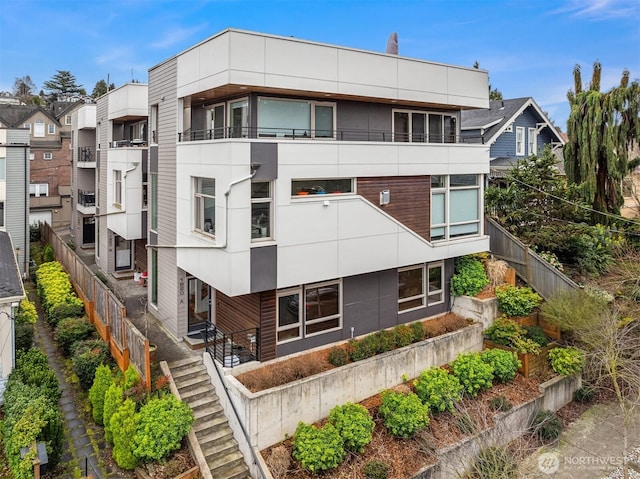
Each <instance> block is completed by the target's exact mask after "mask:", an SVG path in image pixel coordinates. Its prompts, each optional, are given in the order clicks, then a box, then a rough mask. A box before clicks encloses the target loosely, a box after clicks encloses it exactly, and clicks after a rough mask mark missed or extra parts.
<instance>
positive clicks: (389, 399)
mask: <svg viewBox="0 0 640 479" xmlns="http://www.w3.org/2000/svg"><path fill="white" fill-rule="evenodd" d="M380 414H381V415H382V418H383V421H384V427H386V428H387V429H388V430H389V432H390V433H391V434H393V435H394V436H397V437H405V438H406V437H411V436H413V435H414V434H415V433H417V432H418V431H419V430H421V429H424V428H425V427H427V426H428V425H429V406H426V405H423V404H422V401H420V398H419V397H418V396H417V395H415V394H414V393H409V394H402V393H400V392H397V391H390V390H387V391H384V392H383V393H382V404H381V405H380Z"/></svg>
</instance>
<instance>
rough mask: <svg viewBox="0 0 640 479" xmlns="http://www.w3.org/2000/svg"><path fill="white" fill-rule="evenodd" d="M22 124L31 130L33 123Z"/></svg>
mask: <svg viewBox="0 0 640 479" xmlns="http://www.w3.org/2000/svg"><path fill="white" fill-rule="evenodd" d="M22 126H23V128H26V129H27V130H29V131H31V123H25V124H24V125H22Z"/></svg>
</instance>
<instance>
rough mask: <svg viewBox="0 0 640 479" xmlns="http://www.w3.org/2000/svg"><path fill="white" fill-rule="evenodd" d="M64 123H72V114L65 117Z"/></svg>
mask: <svg viewBox="0 0 640 479" xmlns="http://www.w3.org/2000/svg"><path fill="white" fill-rule="evenodd" d="M64 124H65V125H70V124H71V115H66V116H65V117H64Z"/></svg>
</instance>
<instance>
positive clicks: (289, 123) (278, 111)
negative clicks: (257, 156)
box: [258, 98, 335, 138]
mask: <svg viewBox="0 0 640 479" xmlns="http://www.w3.org/2000/svg"><path fill="white" fill-rule="evenodd" d="M334 124H335V103H330V102H316V101H307V100H283V99H277V98H258V136H259V137H262V138H265V137H267V138H268V137H284V138H294V137H295V138H298V137H300V138H334V137H335V136H334Z"/></svg>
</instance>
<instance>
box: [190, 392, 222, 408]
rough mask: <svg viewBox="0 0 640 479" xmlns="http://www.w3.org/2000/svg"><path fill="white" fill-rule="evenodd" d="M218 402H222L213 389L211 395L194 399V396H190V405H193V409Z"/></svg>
mask: <svg viewBox="0 0 640 479" xmlns="http://www.w3.org/2000/svg"><path fill="white" fill-rule="evenodd" d="M216 404H220V399H219V398H218V396H217V395H216V393H214V392H213V391H211V395H210V396H199V397H196V398H195V399H193V396H190V397H189V406H190V407H191V410H195V409H197V408H199V407H200V406H204V405H208V406H215V405H216Z"/></svg>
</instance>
